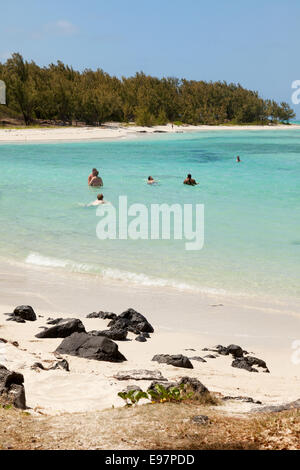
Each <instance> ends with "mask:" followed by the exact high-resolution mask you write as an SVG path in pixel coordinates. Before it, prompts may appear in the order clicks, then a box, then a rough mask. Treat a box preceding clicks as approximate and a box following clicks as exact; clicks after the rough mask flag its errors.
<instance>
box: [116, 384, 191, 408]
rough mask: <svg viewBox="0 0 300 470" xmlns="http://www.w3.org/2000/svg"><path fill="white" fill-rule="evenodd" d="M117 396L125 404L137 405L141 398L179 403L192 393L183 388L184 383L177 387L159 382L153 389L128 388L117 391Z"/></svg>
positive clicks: (189, 397) (156, 401)
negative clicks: (124, 390)
mask: <svg viewBox="0 0 300 470" xmlns="http://www.w3.org/2000/svg"><path fill="white" fill-rule="evenodd" d="M118 396H119V397H120V398H122V400H124V401H125V406H132V405H137V404H138V402H139V401H140V400H141V399H142V398H145V399H148V400H150V401H151V402H152V403H165V402H172V403H174V402H175V403H176V402H177V403H179V402H181V401H183V400H189V399H192V398H193V396H194V394H193V393H192V392H188V391H186V390H185V387H184V385H183V384H182V385H180V386H178V387H170V388H168V389H167V388H165V387H164V386H163V385H161V384H156V385H155V387H154V390H152V389H151V390H150V389H149V390H148V391H147V392H143V391H141V390H130V391H128V392H119V393H118Z"/></svg>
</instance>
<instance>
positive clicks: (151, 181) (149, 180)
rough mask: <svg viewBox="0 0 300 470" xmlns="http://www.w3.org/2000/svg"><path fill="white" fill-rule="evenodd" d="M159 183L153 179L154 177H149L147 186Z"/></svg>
mask: <svg viewBox="0 0 300 470" xmlns="http://www.w3.org/2000/svg"><path fill="white" fill-rule="evenodd" d="M156 182H157V181H155V180H154V178H152V176H148V180H147V184H155V183H156Z"/></svg>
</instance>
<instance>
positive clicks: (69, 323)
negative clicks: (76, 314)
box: [35, 318, 85, 338]
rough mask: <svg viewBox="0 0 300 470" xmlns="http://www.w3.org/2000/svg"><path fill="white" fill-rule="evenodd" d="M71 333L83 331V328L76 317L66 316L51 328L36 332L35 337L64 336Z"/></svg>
mask: <svg viewBox="0 0 300 470" xmlns="http://www.w3.org/2000/svg"><path fill="white" fill-rule="evenodd" d="M73 333H85V328H84V326H83V324H82V322H81V321H80V320H78V319H77V318H66V319H65V320H61V321H59V322H58V323H57V324H56V325H54V326H52V327H51V328H47V329H46V330H44V331H41V332H40V333H38V334H37V335H35V336H36V338H66V337H67V336H70V335H72V334H73Z"/></svg>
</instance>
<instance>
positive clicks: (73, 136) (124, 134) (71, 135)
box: [0, 123, 300, 143]
mask: <svg viewBox="0 0 300 470" xmlns="http://www.w3.org/2000/svg"><path fill="white" fill-rule="evenodd" d="M292 128H293V129H300V125H297V124H292V125H290V126H287V125H277V126H204V125H203V126H191V125H184V126H174V127H173V128H172V125H171V124H168V125H166V126H153V127H139V126H135V125H130V126H124V125H122V124H121V123H107V124H105V125H103V126H101V127H54V128H36V129H35V128H28V129H26V128H22V129H21V128H18V129H9V128H8V129H0V142H22V143H24V142H28V143H30V142H47V141H49V142H51V141H74V142H77V141H81V140H114V139H124V138H130V137H136V136H138V135H140V134H155V133H160V132H161V133H163V132H170V133H176V132H177V133H182V132H192V131H194V132H195V131H220V130H221V131H224V130H225V131H226V130H228V131H232V130H235V131H246V130H252V131H257V130H265V131H269V130H288V129H292Z"/></svg>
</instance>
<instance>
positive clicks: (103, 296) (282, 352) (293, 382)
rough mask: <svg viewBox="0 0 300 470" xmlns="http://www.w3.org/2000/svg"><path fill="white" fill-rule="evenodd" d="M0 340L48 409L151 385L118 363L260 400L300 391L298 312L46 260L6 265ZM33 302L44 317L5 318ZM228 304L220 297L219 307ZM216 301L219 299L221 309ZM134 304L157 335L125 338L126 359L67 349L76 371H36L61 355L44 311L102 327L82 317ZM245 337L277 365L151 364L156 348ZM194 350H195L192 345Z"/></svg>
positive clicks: (112, 401) (29, 391)
mask: <svg viewBox="0 0 300 470" xmlns="http://www.w3.org/2000/svg"><path fill="white" fill-rule="evenodd" d="M0 273H1V274H0V276H1V277H0V287H1V307H0V338H5V339H6V340H8V341H17V342H18V344H19V345H18V346H14V345H12V344H10V343H6V344H5V345H3V344H2V345H1V346H2V349H1V361H0V363H4V364H5V365H6V367H7V368H9V369H10V370H16V371H18V372H21V373H22V374H23V375H24V377H25V390H26V396H27V404H28V406H29V407H31V408H33V409H35V410H39V411H40V412H42V413H46V414H57V413H61V412H75V411H88V410H90V411H92V410H101V409H105V408H110V407H111V406H113V405H114V406H122V404H123V403H122V400H121V399H120V398H118V397H117V393H118V392H119V391H121V390H122V389H124V388H125V387H126V386H127V385H129V384H134V383H135V384H136V383H137V384H138V385H139V386H141V387H142V388H144V389H146V387H147V385H149V384H150V382H149V381H141V382H140V381H139V382H136V381H132V380H131V381H118V380H116V379H114V378H113V375H114V374H115V373H116V372H117V371H127V370H133V369H148V370H160V371H161V372H162V374H163V376H164V377H166V378H167V379H169V380H174V379H177V378H180V377H182V376H186V375H188V376H191V377H196V378H198V379H199V380H200V381H202V382H203V383H204V384H205V385H206V386H207V387H208V388H209V390H211V391H213V392H219V393H222V394H223V395H230V396H249V397H252V398H253V399H254V400H260V401H261V402H262V403H263V404H264V405H269V404H282V403H285V402H289V401H293V400H296V399H298V398H299V391H300V374H299V367H300V365H299V364H298V365H297V364H294V363H293V362H292V354H293V352H294V351H293V349H292V342H293V341H294V340H296V339H299V338H298V337H299V330H300V328H299V325H300V315H299V314H297V312H296V311H294V312H293V311H291V312H290V314H289V313H287V311H282V310H281V309H280V308H275V307H274V308H271V307H270V306H264V307H263V306H262V305H259V304H258V303H257V302H254V301H253V302H252V303H249V302H248V303H246V304H245V302H241V301H240V300H239V301H236V300H235V301H233V300H232V299H228V298H223V299H222V298H220V297H214V296H207V295H200V294H195V293H189V292H180V291H175V290H173V289H169V290H168V289H163V290H162V289H159V288H153V287H151V288H150V287H137V286H130V285H128V284H125V283H118V282H113V283H112V282H109V283H108V282H103V281H100V280H99V279H97V278H92V276H89V275H78V274H65V273H60V272H54V271H53V270H51V269H48V268H37V267H31V266H30V267H21V265H20V266H17V265H10V264H6V263H2V264H1V269H0ZM21 304H29V305H32V306H33V308H34V309H35V312H36V314H37V315H41V317H39V318H38V320H37V321H35V322H26V324H19V323H15V322H11V321H6V319H7V316H5V315H3V313H5V312H12V311H13V309H14V308H15V307H16V306H17V305H21ZM220 304H222V305H220ZM214 305H219V306H218V307H216V306H214ZM129 307H133V308H135V309H136V310H137V311H139V312H140V313H142V314H144V315H145V316H146V318H147V319H148V321H149V322H150V323H151V324H152V325H153V326H154V328H155V333H153V334H152V335H151V339H148V341H147V342H146V343H139V342H137V341H135V339H134V338H135V335H133V334H129V339H130V340H131V341H125V342H124V341H119V342H117V343H118V346H119V350H120V351H121V353H122V354H124V355H125V357H126V358H127V362H123V363H119V364H115V363H109V362H103V361H101V362H99V361H91V360H86V359H81V358H76V357H72V356H64V357H65V358H66V359H67V360H68V362H69V364H70V372H66V371H61V370H56V371H54V370H53V371H40V372H36V371H34V370H32V369H31V366H32V364H33V363H34V362H42V364H43V365H44V366H45V367H49V365H51V364H52V363H53V361H57V358H56V356H55V355H54V354H53V352H54V350H55V349H56V348H57V346H58V345H59V344H60V343H61V341H62V340H61V339H37V338H35V334H37V333H38V332H40V331H41V330H40V327H41V326H46V320H47V318H48V317H52V318H57V317H65V318H67V317H76V318H80V319H82V321H83V323H84V325H85V327H86V330H87V331H91V330H95V329H96V330H103V329H105V328H106V325H107V323H108V320H101V319H86V318H85V316H86V315H87V314H88V313H90V312H92V311H99V310H104V311H113V312H115V313H117V314H119V313H121V312H123V311H124V310H126V309H127V308H129ZM232 343H235V344H239V345H241V346H242V347H243V348H245V349H247V350H248V351H250V352H253V353H254V355H255V356H256V357H259V358H262V359H264V360H265V361H266V362H267V366H268V367H269V369H270V371H271V373H270V374H266V373H263V372H260V373H250V372H247V371H245V370H240V369H236V368H233V367H231V362H232V358H231V356H230V357H229V356H219V357H217V358H216V359H207V362H206V363H200V362H196V361H193V365H194V369H192V370H191V369H183V368H175V367H173V366H169V365H162V364H158V363H156V362H152V361H151V359H152V357H153V355H154V354H164V353H166V354H184V355H187V356H189V357H191V356H201V357H203V356H205V355H206V354H208V352H204V351H202V348H204V347H213V346H215V345H216V344H223V345H225V346H226V345H228V344H232ZM187 349H194V351H186V350H187ZM254 406H257V405H253V404H247V403H240V402H227V404H226V405H225V406H224V407H223V408H224V410H226V411H228V412H243V411H248V410H250V409H251V408H253V407H254Z"/></svg>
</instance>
